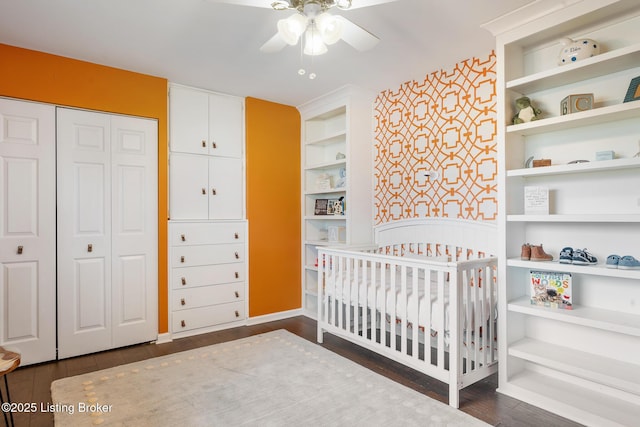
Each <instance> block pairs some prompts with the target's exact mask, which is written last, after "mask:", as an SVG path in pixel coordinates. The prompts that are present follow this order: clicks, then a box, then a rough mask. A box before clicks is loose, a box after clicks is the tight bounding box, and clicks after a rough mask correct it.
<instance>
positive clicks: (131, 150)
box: [58, 108, 158, 358]
mask: <svg viewBox="0 0 640 427" xmlns="http://www.w3.org/2000/svg"><path fill="white" fill-rule="evenodd" d="M157 132H158V131H157V122H156V121H154V120H148V119H140V118H134V117H126V116H115V115H108V114H103V113H95V112H87V111H78V110H69V109H63V108H60V109H58V354H59V357H61V358H64V357H71V356H76V355H79V354H86V353H91V352H95V351H100V350H104V349H108V348H114V347H121V346H124V345H129V344H135V343H139V342H144V341H151V340H153V339H155V338H156V337H157V331H158V326H157V323H158V322H157V317H158V314H157V313H158V307H157V301H158V288H157V286H158V277H157V274H158V255H157V253H158V238H157V236H158V233H157V230H158V219H157V218H158V217H157V212H158V210H157V206H158V199H157V197H158V183H157V180H158V174H157V159H158V135H157Z"/></svg>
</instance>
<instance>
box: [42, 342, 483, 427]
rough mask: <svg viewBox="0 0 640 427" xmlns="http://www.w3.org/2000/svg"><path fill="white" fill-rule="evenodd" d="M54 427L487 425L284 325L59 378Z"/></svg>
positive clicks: (55, 388) (54, 391) (55, 386)
mask: <svg viewBox="0 0 640 427" xmlns="http://www.w3.org/2000/svg"><path fill="white" fill-rule="evenodd" d="M51 395H52V398H53V405H52V406H53V408H52V412H55V414H54V416H55V424H56V426H60V427H67V426H91V425H117V426H189V427H191V426H314V427H315V426H385V427H391V426H403V427H404V426H412V425H415V426H465V427H467V426H487V425H488V424H485V423H484V422H482V421H479V420H477V419H475V418H473V417H471V416H469V415H467V414H465V413H464V412H461V411H458V410H455V409H453V408H451V407H450V406H447V405H445V404H444V403H441V402H438V401H436V400H433V399H430V398H429V397H426V396H424V395H422V394H420V393H418V392H416V391H414V390H412V389H410V388H407V387H405V386H403V385H401V384H398V383H396V382H394V381H392V380H390V379H388V378H385V377H383V376H380V375H378V374H376V373H375V372H373V371H371V370H369V369H367V368H364V367H362V366H360V365H358V364H356V363H354V362H352V361H350V360H348V359H345V358H344V357H342V356H339V355H337V354H335V353H332V352H331V351H329V350H327V349H325V348H323V347H321V346H319V345H316V344H314V343H311V342H309V341H306V340H304V339H302V338H300V337H298V336H297V335H294V334H292V333H290V332H287V331H285V330H278V331H273V332H269V333H265V334H261V335H255V336H252V337H249V338H243V339H240V340H237V341H231V342H226V343H222V344H216V345H212V346H208V347H202V348H198V349H194V350H189V351H184V352H181V353H175V354H171V355H168V356H163V357H158V358H154V359H149V360H145V361H141V362H136V363H131V364H128V365H122V366H117V367H115V368H110V369H105V370H102V371H97V372H92V373H89V374H84V375H79V376H76V377H70V378H64V379H61V380H58V381H55V382H54V383H53V384H52V385H51Z"/></svg>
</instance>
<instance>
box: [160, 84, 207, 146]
mask: <svg viewBox="0 0 640 427" xmlns="http://www.w3.org/2000/svg"><path fill="white" fill-rule="evenodd" d="M169 117H170V119H171V123H170V126H169V127H170V137H169V145H170V147H171V151H177V152H182V153H194V154H208V153H209V146H210V144H209V142H210V141H209V94H208V93H206V92H202V91H198V90H193V89H189V88H182V87H179V86H172V87H171V92H170V93H169Z"/></svg>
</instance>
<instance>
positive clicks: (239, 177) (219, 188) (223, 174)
mask: <svg viewBox="0 0 640 427" xmlns="http://www.w3.org/2000/svg"><path fill="white" fill-rule="evenodd" d="M242 183H243V170H242V161H241V160H240V159H233V158H225V157H211V158H210V159H209V187H210V192H209V194H210V197H209V219H240V218H242V200H243V197H244V191H243V184H242Z"/></svg>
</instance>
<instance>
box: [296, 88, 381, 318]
mask: <svg viewBox="0 0 640 427" xmlns="http://www.w3.org/2000/svg"><path fill="white" fill-rule="evenodd" d="M298 109H299V110H300V113H301V118H302V150H301V157H302V158H301V163H302V167H301V170H302V176H301V181H302V195H301V196H302V243H301V244H302V278H301V280H302V308H303V313H304V314H305V315H307V316H309V317H312V318H314V319H315V318H316V316H317V307H318V305H317V296H318V268H317V264H316V262H317V257H318V251H317V247H318V246H327V245H331V246H341V245H342V246H344V245H347V244H357V243H369V242H371V241H372V239H373V236H372V230H373V207H372V206H373V205H372V201H373V193H372V191H373V190H372V186H371V182H372V179H371V177H372V172H371V165H372V159H371V156H372V151H371V150H372V147H373V128H372V120H373V110H372V109H373V97H372V95H371V94H370V93H368V92H366V91H363V90H360V89H359V88H356V87H353V86H347V87H344V88H341V89H339V90H337V91H335V92H331V93H329V94H327V95H325V96H322V97H320V98H318V99H316V100H313V101H311V102H309V103H307V104H304V105H302V106H299V107H298ZM341 170H342V171H344V172H343V175H344V176H343V177H342V178H344V181H343V182H342V183H341V184H338V181H339V180H340V178H341V176H340V172H341ZM322 176H328V177H330V180H331V182H330V186H329V187H326V186H325V187H323V188H318V179H319V178H321V177H322ZM340 198H343V200H344V201H345V210H344V213H343V214H342V215H316V214H315V210H314V208H315V203H316V200H318V199H333V200H335V199H340ZM331 227H338V228H339V229H340V230H341V231H342V232H341V233H339V234H340V235H339V239H338V240H337V241H330V240H329V229H330V228H331Z"/></svg>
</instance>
